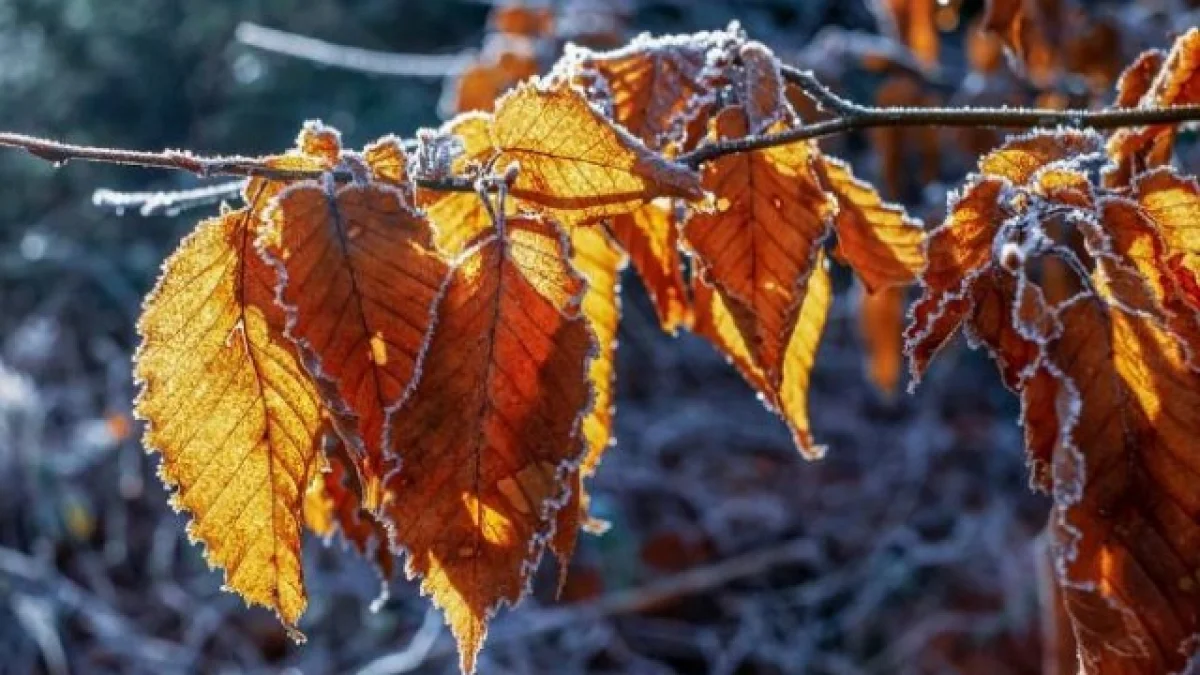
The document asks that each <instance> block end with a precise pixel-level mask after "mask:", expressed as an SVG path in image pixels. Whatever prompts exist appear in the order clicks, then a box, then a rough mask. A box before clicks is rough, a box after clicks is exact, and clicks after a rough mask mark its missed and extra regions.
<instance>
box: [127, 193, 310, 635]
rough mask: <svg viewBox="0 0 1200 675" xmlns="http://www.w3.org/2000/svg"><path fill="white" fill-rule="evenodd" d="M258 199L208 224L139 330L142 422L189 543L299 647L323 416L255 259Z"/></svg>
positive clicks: (271, 280)
mask: <svg viewBox="0 0 1200 675" xmlns="http://www.w3.org/2000/svg"><path fill="white" fill-rule="evenodd" d="M261 193H262V187H261V185H260V187H259V190H258V193H257V194H256V198H255V199H254V200H253V201H252V206H251V207H249V208H243V209H239V210H236V211H230V212H228V213H225V214H223V215H221V216H219V217H217V218H213V219H210V220H207V221H204V222H203V223H201V224H200V226H199V227H197V228H196V231H195V232H194V233H193V234H191V235H190V236H189V237H188V238H187V239H186V240H184V242H183V243H182V244H181V245H180V247H179V250H178V251H176V252H175V253H174V254H173V255H172V256H171V257H170V258H169V259H168V260H167V262H166V263H165V264H164V265H163V274H162V277H161V278H160V279H159V282H158V285H157V286H156V287H155V289H154V291H152V292H151V294H150V296H149V297H148V298H147V299H146V304H145V307H144V310H143V314H142V317H141V320H140V321H139V322H138V332H139V334H141V336H142V343H141V345H140V346H139V348H138V353H137V356H136V365H135V377H136V379H137V381H138V382H140V383H141V394H140V396H139V398H138V401H137V404H136V414H137V415H138V416H139V417H141V418H142V419H144V420H146V421H147V422H148V424H147V428H146V438H145V443H146V447H147V448H150V449H153V450H156V451H158V452H160V453H161V454H162V465H161V467H160V470H159V473H160V476H161V477H162V479H163V482H164V483H165V484H166V485H167V486H169V487H172V488H175V493H174V494H173V495H172V497H171V503H172V505H173V506H175V507H176V508H177V509H186V510H188V511H190V512H191V513H192V521H191V522H190V523H189V525H188V533H189V535H190V536H191V537H192V538H193V539H196V540H199V541H201V542H203V543H204V544H205V545H206V547H207V558H208V560H209V562H210V563H211V564H212V565H214V566H217V567H221V568H223V569H224V570H225V583H226V585H227V586H228V587H230V588H232V589H233V590H235V591H237V592H238V593H240V594H241V595H242V597H244V598H245V599H246V601H247V602H249V603H252V604H260V605H263V606H265V607H268V608H270V609H273V610H274V611H275V612H276V613H277V614H278V615H279V617H280V619H281V620H282V621H283V622H284V624H285V625H286V626H287V627H288V629H289V631H290V632H291V633H292V635H293V636H294V637H297V638H298V639H302V637H303V636H301V635H300V634H299V632H297V631H295V625H296V622H297V621H298V620H299V619H300V615H301V614H303V613H304V609H305V607H306V605H307V598H306V595H305V588H304V577H303V572H302V569H301V559H300V535H301V525H302V521H301V514H302V511H301V509H302V502H303V499H304V492H305V489H306V488H307V486H308V484H309V480H310V476H312V475H313V474H314V472H315V468H316V466H317V452H316V445H315V436H316V432H317V428H318V427H319V425H320V405H319V402H318V398H317V395H316V392H315V390H314V388H313V385H312V384H311V383H310V381H309V377H308V375H307V373H305V371H304V369H303V368H302V367H301V366H300V364H299V362H298V361H297V359H296V357H295V355H294V351H293V348H292V345H291V344H290V343H289V342H288V341H287V340H286V339H284V336H283V328H284V316H283V312H282V311H280V309H279V308H278V307H277V306H276V305H275V303H274V296H275V285H276V279H275V271H274V270H273V269H271V268H270V267H269V266H267V265H266V264H265V263H263V261H262V260H261V259H260V258H259V257H258V255H257V254H256V253H255V251H254V248H253V241H254V232H253V229H252V228H253V225H254V223H255V220H256V216H257V208H258V206H259V199H258V198H257V197H258V196H260V195H261Z"/></svg>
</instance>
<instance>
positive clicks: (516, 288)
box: [136, 31, 921, 671]
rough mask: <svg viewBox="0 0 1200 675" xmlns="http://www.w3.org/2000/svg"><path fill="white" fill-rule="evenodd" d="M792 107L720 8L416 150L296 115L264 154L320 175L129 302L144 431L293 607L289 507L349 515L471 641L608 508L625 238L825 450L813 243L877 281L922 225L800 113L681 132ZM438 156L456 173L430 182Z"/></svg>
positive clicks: (217, 556)
mask: <svg viewBox="0 0 1200 675" xmlns="http://www.w3.org/2000/svg"><path fill="white" fill-rule="evenodd" d="M797 123H798V119H797V117H796V115H795V113H794V112H793V111H792V108H791V106H790V105H789V103H788V100H787V97H786V95H785V87H784V84H783V79H782V77H781V75H780V72H779V65H778V61H777V60H776V59H775V57H774V56H773V55H772V54H771V52H770V51H769V50H767V49H766V48H765V47H764V46H763V45H761V44H758V43H755V42H752V41H748V40H747V39H746V38H745V37H744V36H743V35H741V34H739V33H738V32H736V31H721V32H713V33H704V34H699V35H695V36H689V37H686V38H665V39H640V40H638V41H635V42H634V43H633V44H631V45H629V46H628V47H626V48H624V49H621V50H619V51H616V52H607V53H595V52H590V51H585V50H582V49H575V50H572V51H570V52H569V54H568V55H567V56H566V57H564V59H563V61H562V62H561V63H560V64H559V65H558V66H556V68H555V69H554V70H553V71H552V73H551V74H550V75H548V76H547V77H545V78H544V79H541V80H534V81H531V82H528V83H525V84H522V85H520V86H519V87H518V88H516V89H515V90H514V91H512V92H511V93H509V94H508V95H506V96H505V97H503V98H501V99H500V100H499V101H498V102H497V104H496V106H495V112H494V113H492V114H484V113H472V114H466V115H464V116H461V117H459V118H456V119H454V120H452V121H450V122H448V123H447V124H446V125H445V126H444V127H443V128H442V129H441V130H438V131H428V132H423V133H421V134H419V137H418V139H417V141H416V143H414V144H411V145H410V146H409V147H411V148H412V151H411V153H406V151H405V147H406V145H405V143H403V142H401V141H400V140H399V139H396V138H390V137H389V138H384V139H381V140H380V141H378V142H376V143H374V144H372V145H369V146H368V147H366V148H365V149H364V150H363V151H362V152H361V153H355V152H350V151H346V150H344V149H343V148H342V147H341V145H340V141H339V138H338V135H337V134H336V132H334V131H333V130H331V129H328V128H326V127H323V126H320V125H317V124H310V125H309V126H307V127H306V128H305V130H304V131H303V132H302V133H301V135H300V138H299V140H298V144H297V147H296V148H295V149H294V150H292V151H290V152H289V153H287V154H285V155H281V156H279V157H276V158H273V159H271V160H269V163H270V165H271V166H273V167H275V168H279V169H306V170H318V171H325V172H327V173H325V174H324V175H325V178H324V179H323V180H309V181H298V182H291V183H284V182H280V181H273V180H269V179H262V178H260V179H255V180H253V181H251V182H250V183H249V184H248V186H247V187H246V189H245V193H244V195H243V196H244V201H245V205H244V206H242V207H241V208H237V209H227V210H225V211H224V212H223V213H222V214H221V215H220V216H218V217H217V218H214V219H212V220H208V221H205V222H204V223H202V224H201V225H200V226H199V228H198V229H197V231H196V232H195V233H194V234H193V235H191V236H190V237H189V238H188V239H187V240H186V241H185V242H184V243H183V244H182V245H181V247H180V250H179V251H178V252H177V253H175V254H174V255H173V256H171V258H170V259H169V260H168V261H167V263H166V264H165V266H164V272H163V275H162V278H161V280H160V282H159V284H158V287H157V288H156V289H155V290H154V291H153V293H152V294H151V296H150V298H149V299H148V300H147V303H146V307H145V313H144V315H143V317H142V320H141V322H140V325H139V330H140V333H141V335H142V336H143V344H142V346H141V349H140V350H139V353H138V356H137V367H136V375H137V378H138V379H139V381H140V382H142V385H143V390H142V394H141V396H140V399H139V401H138V403H137V412H138V414H139V415H140V416H141V417H143V418H144V419H146V420H147V422H148V430H147V436H146V442H147V445H148V446H149V447H151V448H154V449H156V450H158V451H159V452H161V453H162V455H163V464H162V476H163V479H164V480H165V482H167V483H168V484H170V485H172V486H174V487H176V493H175V495H174V503H175V505H176V506H178V507H180V508H183V509H186V510H188V511H190V512H191V513H192V514H193V521H192V523H191V525H190V532H191V534H192V535H193V536H194V537H196V538H197V539H199V540H201V541H203V542H204V543H205V544H206V545H207V547H208V556H209V559H210V561H211V562H212V563H213V564H215V565H217V566H220V567H223V568H224V569H225V573H226V578H227V584H228V585H229V586H230V587H231V588H233V589H235V590H237V591H238V592H240V593H242V595H244V596H245V597H246V598H247V599H248V600H250V601H251V602H255V603H259V604H262V605H265V606H267V607H270V608H273V609H275V610H276V611H277V612H278V613H279V615H280V617H281V618H282V619H283V621H284V622H285V623H286V624H287V625H289V626H294V625H295V623H296V622H297V620H298V619H299V618H300V616H301V614H302V612H303V610H304V607H305V592H304V586H303V574H302V570H301V567H300V559H299V541H300V537H301V533H302V530H303V528H304V526H305V525H307V526H308V527H309V528H310V529H313V530H314V531H316V532H318V533H329V532H331V531H332V530H334V529H338V530H340V531H341V532H342V534H343V535H344V536H345V537H346V538H348V539H349V540H351V541H352V542H353V543H354V544H355V545H356V546H357V547H358V548H359V549H360V550H362V551H363V552H364V553H367V554H368V555H374V556H376V557H377V558H378V559H379V561H380V564H381V568H382V569H383V570H384V572H385V574H386V573H387V571H388V570H389V569H390V565H391V563H390V562H389V560H390V559H389V555H390V553H391V552H396V553H398V554H401V555H402V556H403V557H404V558H405V559H406V570H407V572H408V574H409V575H410V576H420V577H421V578H422V579H423V582H422V589H423V590H424V591H425V592H426V593H428V594H430V595H431V596H432V597H433V600H434V602H435V603H437V604H438V605H439V606H441V607H442V608H443V609H444V610H445V612H446V615H447V617H448V620H449V623H450V625H451V627H452V628H453V631H454V633H455V635H456V637H457V638H458V640H459V642H460V644H461V646H462V654H463V667H464V669H465V670H468V671H469V670H471V669H472V667H473V663H474V658H475V654H476V652H477V650H478V649H479V646H480V644H481V641H482V639H483V635H484V632H485V627H486V621H487V618H488V617H489V615H490V614H491V613H492V612H493V611H494V610H495V609H496V608H497V607H498V606H499V605H500V604H501V603H502V602H509V603H515V602H516V601H518V600H519V599H520V598H521V596H522V595H523V593H524V592H525V591H526V587H527V585H528V582H529V578H530V575H531V573H532V571H533V569H534V567H535V566H536V564H537V561H538V560H539V558H540V556H541V554H542V552H543V549H544V548H546V547H547V546H549V547H550V548H551V549H552V550H553V552H554V553H555V554H556V555H558V557H559V558H560V559H561V560H563V561H565V560H567V559H568V558H569V556H570V555H571V553H572V550H573V548H574V545H575V539H576V536H577V533H578V532H579V530H580V528H581V527H584V526H586V527H591V528H594V527H596V526H597V525H598V524H597V523H595V522H593V521H590V520H589V518H588V517H587V496H586V493H585V492H584V490H583V488H582V479H583V478H584V477H586V476H587V475H589V474H590V473H591V472H593V471H594V470H595V467H596V465H597V463H598V462H599V460H600V457H601V454H602V453H603V451H604V450H605V448H606V447H607V446H608V445H609V440H610V434H611V423H612V412H613V411H612V392H611V387H612V376H613V353H614V350H615V346H616V345H615V335H616V327H617V322H618V319H619V313H620V312H619V301H618V297H617V276H618V273H619V271H620V269H621V268H622V267H623V266H624V265H625V264H626V261H630V262H632V264H633V267H634V269H636V270H637V271H638V272H639V273H640V275H641V277H642V279H643V281H644V283H645V284H646V286H647V288H648V289H649V291H650V293H651V296H652V298H653V300H654V303H655V306H656V308H657V311H658V313H659V316H660V318H661V321H662V325H663V327H664V329H665V330H667V331H669V332H672V333H673V332H675V331H678V330H680V329H682V328H690V329H692V330H695V331H696V332H697V333H699V334H701V335H704V336H705V337H707V338H709V339H710V340H712V341H713V342H714V343H715V344H716V345H718V346H719V347H720V348H721V349H723V350H724V351H725V352H726V353H727V354H728V355H729V358H730V359H731V360H732V361H733V362H734V363H735V364H736V365H737V367H738V368H739V369H740V370H741V371H742V373H743V374H744V375H745V377H746V378H747V380H749V381H750V382H751V383H752V384H753V385H754V386H755V387H757V388H758V389H759V391H760V392H761V393H762V395H763V397H764V399H765V400H766V401H767V402H768V403H769V404H770V405H771V406H772V407H774V408H775V409H777V410H779V411H780V414H781V415H782V416H783V417H784V419H785V420H786V421H787V422H788V425H789V426H790V427H791V429H792V430H793V432H794V433H795V436H796V439H797V442H798V444H799V445H800V447H801V449H802V450H804V451H805V452H806V453H808V454H811V455H814V456H815V455H817V454H819V447H818V446H817V445H816V444H815V443H814V441H813V439H812V438H811V434H810V433H809V431H808V429H809V425H808V421H807V410H806V407H807V406H806V391H807V380H808V376H809V371H810V370H811V368H812V365H813V358H814V355H815V352H816V349H817V343H818V340H819V338H820V334H821V329H822V324H823V322H824V319H825V314H826V312H827V310H828V307H829V304H830V300H831V292H830V282H829V276H828V271H827V269H826V265H825V258H824V256H825V254H824V252H823V245H824V244H825V242H826V240H827V239H828V238H829V236H830V234H831V233H833V232H835V231H836V232H837V234H838V238H839V241H838V246H837V249H836V251H835V255H837V256H838V257H839V258H841V259H844V260H846V261H847V262H849V263H850V264H851V265H852V266H853V267H854V268H855V269H856V270H857V271H858V272H859V274H860V275H861V276H862V277H863V278H864V280H865V281H866V283H867V284H868V285H869V286H871V287H873V288H882V287H886V286H889V285H893V284H900V283H910V282H911V281H912V280H913V279H914V275H915V272H916V270H917V269H918V268H919V267H920V264H921V256H920V239H921V236H920V235H921V231H920V229H919V228H918V227H917V226H916V225H915V224H914V223H912V222H911V221H908V220H906V219H905V218H904V216H903V215H902V213H901V212H900V211H899V210H898V209H896V208H893V207H889V206H886V205H884V204H883V203H882V201H881V200H880V198H879V197H878V196H877V195H876V194H875V193H874V191H873V190H872V189H871V188H869V187H868V186H866V185H864V184H862V183H860V182H858V181H856V180H855V179H854V177H853V175H852V174H851V172H850V170H849V168H848V167H846V166H845V165H843V164H841V163H840V162H838V161H837V160H836V159H833V158H830V157H825V156H823V155H822V154H821V153H819V152H818V151H817V150H816V149H815V147H814V146H812V145H811V144H808V143H797V144H791V145H788V146H781V147H775V148H768V149H764V150H760V151H755V152H749V153H742V154H737V155H729V156H725V157H722V158H720V159H717V160H716V161H713V162H710V163H709V164H708V165H707V166H705V167H704V168H703V170H702V171H701V172H696V171H693V170H691V169H690V168H688V167H686V166H684V165H682V164H679V163H676V162H673V161H672V160H671V159H670V158H671V157H674V156H677V155H678V153H680V152H684V151H687V150H689V149H692V148H695V147H697V146H698V145H699V144H701V143H704V142H712V141H719V140H723V139H730V138H741V137H745V136H749V135H754V134H760V133H763V132H769V131H778V130H782V129H786V128H788V127H790V126H792V125H795V124H797ZM451 178H453V179H457V180H459V181H461V180H463V179H467V180H470V181H472V182H473V184H474V186H475V189H473V190H465V191H453V190H445V189H441V188H443V187H444V186H441V185H438V186H436V187H437V188H438V189H428V188H426V187H423V186H425V185H429V184H430V182H436V181H439V180H448V179H451ZM706 195H707V197H706ZM684 249H686V250H687V251H688V252H689V253H690V255H691V258H692V260H691V264H692V268H691V269H692V271H691V273H687V274H685V270H684V267H683V260H684V255H683V253H682V250H684ZM327 437H328V438H329V440H328V441H327V440H326V438H327Z"/></svg>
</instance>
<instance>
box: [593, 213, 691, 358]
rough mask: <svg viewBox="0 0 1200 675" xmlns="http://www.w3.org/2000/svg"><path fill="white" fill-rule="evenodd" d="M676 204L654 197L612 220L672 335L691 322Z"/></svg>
mask: <svg viewBox="0 0 1200 675" xmlns="http://www.w3.org/2000/svg"><path fill="white" fill-rule="evenodd" d="M673 207H674V205H673V204H672V203H670V202H666V203H661V202H659V201H654V202H651V203H649V204H646V205H645V206H643V207H641V208H640V209H638V210H636V211H634V212H633V213H627V214H623V215H619V216H616V217H614V218H613V219H612V220H611V221H610V223H609V230H610V231H611V232H612V235H613V238H614V239H616V241H617V243H618V244H620V246H621V248H623V249H625V251H626V253H628V254H629V261H630V262H631V263H632V264H633V269H634V270H636V271H637V273H638V277H639V278H640V279H641V280H642V285H643V286H645V288H646V293H647V295H649V296H650V301H651V302H652V303H653V304H654V311H655V313H656V314H657V315H658V323H659V325H660V326H662V329H663V330H664V331H666V332H667V333H670V334H671V335H674V334H675V333H676V332H678V331H679V329H680V328H686V327H687V326H688V325H689V324H690V323H691V313H692V309H691V304H690V302H689V299H688V292H687V285H686V284H685V282H684V280H683V257H682V255H681V254H680V251H679V228H678V227H677V226H676V224H675V222H676V215H675V213H674V208H673Z"/></svg>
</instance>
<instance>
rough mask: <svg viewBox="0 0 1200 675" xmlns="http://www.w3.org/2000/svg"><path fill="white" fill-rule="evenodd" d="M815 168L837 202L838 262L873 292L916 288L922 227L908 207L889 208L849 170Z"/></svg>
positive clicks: (826, 160)
mask: <svg viewBox="0 0 1200 675" xmlns="http://www.w3.org/2000/svg"><path fill="white" fill-rule="evenodd" d="M813 166H814V169H815V170H816V175H817V176H818V177H819V178H820V181H821V185H822V186H823V187H824V188H825V190H827V191H828V192H829V193H830V194H832V195H833V197H834V198H835V199H836V200H837V207H838V209H837V215H836V216H835V218H834V230H835V231H836V232H837V249H836V250H835V251H834V253H835V255H836V256H837V258H838V259H839V260H842V261H845V262H846V264H848V265H849V266H850V268H851V269H853V270H854V272H855V273H856V274H857V275H858V277H859V278H860V279H862V281H863V283H864V284H865V285H866V287H867V290H868V291H871V292H874V291H876V290H879V289H884V288H888V287H891V286H907V285H909V284H911V283H913V282H914V281H915V280H916V278H917V273H918V272H920V271H921V268H922V267H923V266H924V264H925V256H924V255H923V254H922V251H921V242H922V240H923V238H924V237H923V232H922V229H921V224H920V223H919V222H917V221H915V220H913V219H911V218H909V217H908V215H907V214H906V213H905V211H904V208H903V207H900V206H897V205H894V204H888V203H885V202H884V201H883V199H882V198H881V197H880V196H879V193H878V192H876V191H875V189H874V188H872V187H871V186H870V185H868V184H867V183H864V182H862V181H860V180H858V179H857V178H855V177H854V173H853V172H852V171H851V170H850V167H849V165H847V164H845V163H843V162H841V161H839V160H836V159H833V158H830V157H822V158H821V160H820V161H818V162H815V163H814V165H813Z"/></svg>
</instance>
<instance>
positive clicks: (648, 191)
mask: <svg viewBox="0 0 1200 675" xmlns="http://www.w3.org/2000/svg"><path fill="white" fill-rule="evenodd" d="M492 142H493V144H494V145H495V147H496V148H497V150H498V151H499V153H498V155H497V156H496V158H495V160H494V163H495V166H496V167H497V168H499V169H500V170H501V171H503V170H505V168H506V167H508V166H509V165H510V164H513V163H516V164H517V165H518V166H519V167H520V170H519V172H518V174H517V177H516V180H515V181H514V183H513V185H512V189H511V192H512V194H513V195H514V196H515V197H518V198H519V199H521V200H523V201H525V202H528V203H530V204H533V205H536V206H537V207H540V208H543V209H546V210H547V211H548V212H550V213H552V214H555V215H557V216H558V217H561V218H562V219H563V221H564V222H565V223H567V224H574V223H581V222H584V221H588V220H596V219H600V218H605V217H610V216H615V215H619V214H622V213H628V212H630V211H633V210H635V209H637V208H638V207H640V206H641V205H642V204H644V203H645V202H648V201H650V200H652V199H654V198H656V197H660V196H669V197H683V198H687V199H699V198H700V197H701V196H702V195H703V193H702V192H701V190H700V185H699V178H698V177H697V176H696V174H695V173H694V172H692V171H690V170H689V169H687V168H686V167H684V166H682V165H679V164H674V163H671V162H670V161H668V160H666V159H663V158H662V157H661V156H659V155H657V154H655V153H654V152H651V151H650V150H649V149H647V148H646V146H644V145H642V143H641V142H640V141H638V140H637V139H635V138H633V137H632V136H630V135H628V134H627V133H625V132H624V131H622V130H621V129H620V128H619V127H616V126H614V125H613V123H612V122H610V121H609V120H608V119H606V118H605V117H604V116H603V115H601V114H600V113H599V112H597V111H596V110H595V109H594V108H593V107H592V106H590V105H589V104H588V103H587V101H586V100H585V99H584V98H583V95H582V94H581V93H580V92H579V90H578V89H575V88H574V87H572V86H570V85H567V84H562V83H559V84H557V85H554V86H551V87H549V88H542V87H539V86H537V85H535V84H526V85H522V86H520V87H518V88H517V89H516V90H514V91H513V92H512V93H511V94H509V95H507V96H505V97H504V98H503V99H501V100H500V101H499V103H497V106H496V114H495V120H494V123H493V126H492Z"/></svg>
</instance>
